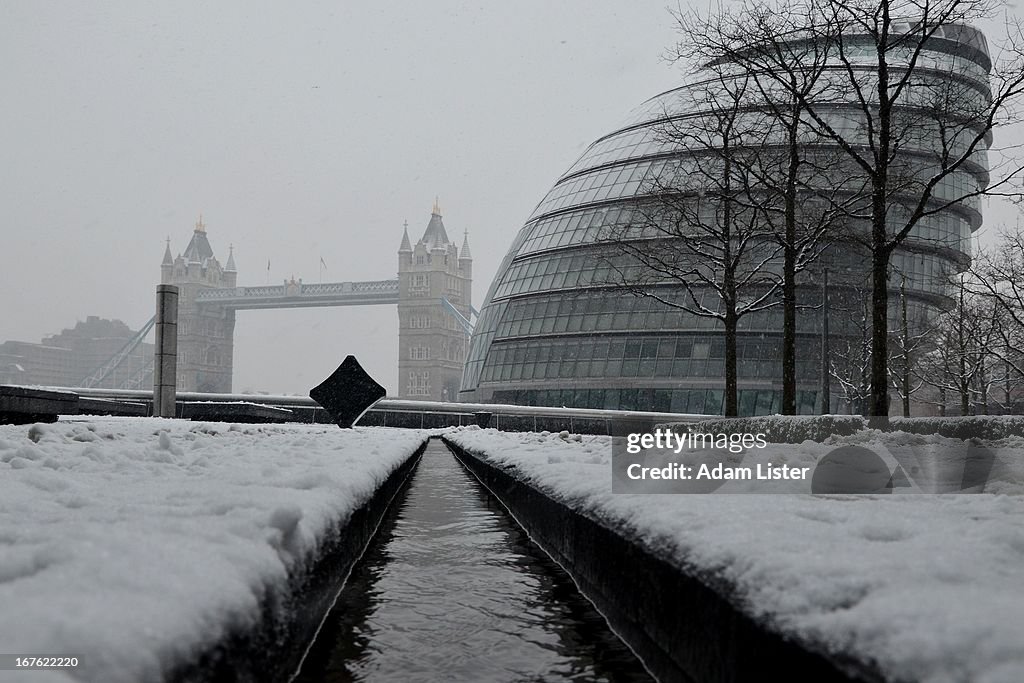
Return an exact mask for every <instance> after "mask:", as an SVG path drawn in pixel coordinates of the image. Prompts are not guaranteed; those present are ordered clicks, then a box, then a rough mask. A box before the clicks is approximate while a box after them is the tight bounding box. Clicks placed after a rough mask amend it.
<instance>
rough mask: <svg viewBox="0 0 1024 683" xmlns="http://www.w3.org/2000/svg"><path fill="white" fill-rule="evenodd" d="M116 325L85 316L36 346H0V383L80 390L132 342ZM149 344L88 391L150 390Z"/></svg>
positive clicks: (116, 322)
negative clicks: (84, 318)
mask: <svg viewBox="0 0 1024 683" xmlns="http://www.w3.org/2000/svg"><path fill="white" fill-rule="evenodd" d="M135 335H136V330H133V329H131V328H130V327H128V326H127V325H125V324H124V323H123V322H121V321H120V320H107V319H104V318H99V317H97V316H94V315H91V316H89V317H88V318H86V320H85V322H79V323H77V324H76V325H75V326H74V327H73V328H70V329H65V330H63V331H62V332H61V333H60V334H55V335H51V336H49V337H46V338H44V339H43V340H42V341H41V342H40V343H33V342H24V341H6V342H3V343H2V344H0V383H2V384H33V385H43V386H58V387H80V386H83V384H84V383H85V382H86V380H87V379H88V378H89V377H90V376H92V375H93V374H94V373H96V372H97V370H99V369H100V368H101V367H103V365H104V364H105V363H106V362H107V361H109V360H110V359H111V358H113V357H114V356H115V355H117V354H118V352H119V351H121V350H122V349H123V348H125V346H126V345H127V344H128V343H129V342H130V341H131V340H132V339H133V338H134V337H135ZM152 365H153V345H152V344H146V343H142V344H139V345H138V346H136V347H135V349H134V350H133V351H132V352H131V353H130V354H129V355H128V357H127V358H126V359H125V360H124V362H122V363H121V364H120V365H119V366H118V367H117V368H116V369H115V370H113V371H112V372H111V373H110V374H108V375H107V376H106V377H105V378H104V379H103V380H102V381H99V382H96V383H94V386H97V387H102V388H105V389H124V388H129V389H138V388H143V389H145V388H149V387H151V386H152V385H153V368H152Z"/></svg>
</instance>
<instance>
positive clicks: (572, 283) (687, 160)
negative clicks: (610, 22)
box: [460, 23, 991, 415]
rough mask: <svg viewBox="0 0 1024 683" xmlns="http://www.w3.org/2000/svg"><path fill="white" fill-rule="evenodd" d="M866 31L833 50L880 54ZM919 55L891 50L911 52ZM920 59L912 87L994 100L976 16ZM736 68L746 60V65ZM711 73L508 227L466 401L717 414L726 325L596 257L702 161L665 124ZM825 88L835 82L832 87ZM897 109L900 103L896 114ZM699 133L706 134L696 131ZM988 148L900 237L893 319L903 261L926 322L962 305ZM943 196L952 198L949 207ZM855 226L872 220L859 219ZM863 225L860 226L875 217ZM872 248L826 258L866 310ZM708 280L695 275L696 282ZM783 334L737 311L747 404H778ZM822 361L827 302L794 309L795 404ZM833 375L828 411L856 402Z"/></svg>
mask: <svg viewBox="0 0 1024 683" xmlns="http://www.w3.org/2000/svg"><path fill="white" fill-rule="evenodd" d="M904 26H905V27H906V28H905V29H903V30H910V27H911V25H910V24H907V23H902V24H894V27H893V29H892V30H893V32H894V35H895V34H897V33H898V32H899V31H900V30H901V27H904ZM869 44H870V41H869V40H866V39H865V40H863V41H859V40H858V39H857V38H856V37H852V38H851V41H850V45H853V46H855V47H854V48H851V49H850V51H849V53H848V54H845V55H844V56H843V60H844V61H842V62H840V61H839V59H838V57H835V56H833V57H832V58H834V59H835V60H836V66H835V67H834V68H835V69H836V70H837V72H841V71H842V69H844V68H855V69H860V68H861V67H860V66H859V65H858V66H854V67H850V66H849V64H850V63H851V62H852V63H855V64H856V63H858V62H866V63H868V64H870V60H871V59H873V58H874V57H873V54H874V53H873V52H872V50H870V49H867V48H866V47H865V46H866V45H869ZM911 53H913V51H912V50H910V51H903V52H900V51H898V50H897V51H894V52H893V54H899V55H901V56H900V57H899V59H904V60H905V59H907V58H908V57H907V55H910V54H911ZM893 59H894V60H896V59H897V58H896V57H893ZM915 59H916V54H915ZM846 60H850V61H846ZM843 64H845V65H846V66H845V67H843V66H842V65H843ZM891 64H892V68H894V69H900V68H905V66H904V65H900V64H899V63H898V62H897V61H893V62H892V63H891ZM916 68H917V69H919V70H920V72H921V74H922V76H921V79H922V80H921V82H922V83H926V84H928V85H927V86H921V85H915V86H914V88H913V91H914V92H915V93H918V92H920V93H923V95H916V96H924V97H930V96H931V95H930V93H932V92H946V91H947V89H949V88H951V87H952V84H957V85H956V88H957V89H958V90H957V92H959V91H961V90H962V91H964V93H965V94H964V99H965V104H967V105H969V106H970V108H971V110H972V111H973V110H974V108H975V107H977V108H978V110H979V111H984V107H985V106H986V105H985V98H986V97H988V96H989V95H988V93H989V84H988V75H989V70H990V68H991V60H990V57H989V54H988V48H987V44H986V40H985V37H984V35H983V34H982V33H981V32H980V31H978V30H977V29H974V28H971V27H969V26H961V25H949V26H946V27H944V30H943V31H942V32H939V33H936V37H935V38H934V40H930V41H929V42H928V43H927V45H926V46H925V47H924V49H923V50H922V53H921V55H920V59H918V60H917V67H916ZM742 73H744V72H743V71H742V70H736V75H737V76H739V75H741V74H742ZM865 73H866V74H868V75H870V74H871V73H872V71H871V70H870V68H868V69H867V70H866V71H865ZM926 77H927V78H930V79H932V80H925V79H926ZM868 80H870V78H868ZM715 82H716V79H715V78H714V77H711V76H708V75H707V74H703V75H695V76H694V77H693V78H692V79H691V81H689V82H687V83H686V84H684V85H682V86H681V87H679V88H676V89H673V90H670V91H667V92H665V93H662V94H661V95H658V96H656V97H654V98H651V99H650V100H648V101H647V102H645V103H644V104H643V105H641V107H640V108H639V109H638V110H636V111H634V113H633V114H632V115H631V116H630V118H629V120H628V121H627V122H626V123H625V124H624V125H622V126H620V127H618V128H617V129H616V130H614V131H612V132H610V133H608V134H607V135H604V136H602V137H600V138H599V139H598V140H597V141H596V142H594V143H593V144H592V145H590V147H589V148H587V150H586V151H585V152H584V153H583V155H582V156H581V157H580V158H579V159H578V160H577V161H576V162H575V163H574V164H573V165H572V166H571V167H570V168H569V169H568V171H566V172H565V174H563V175H562V176H561V178H559V179H558V180H557V181H556V182H555V184H554V186H553V187H552V188H551V190H550V191H549V192H548V193H547V195H546V196H545V197H544V198H543V199H542V200H541V201H540V203H539V204H538V205H537V207H536V209H535V210H534V212H533V214H532V215H531V216H530V217H529V219H528V220H527V221H526V224H525V225H524V226H523V227H522V228H521V229H520V230H519V232H518V234H517V235H516V237H515V238H514V239H513V240H512V244H511V246H510V248H509V250H508V253H507V254H506V256H505V259H504V261H503V262H502V264H501V266H500V268H499V271H498V273H497V275H496V276H495V278H494V281H493V283H492V284H491V286H490V289H489V291H488V293H487V296H486V297H485V300H484V303H483V306H482V308H481V309H480V317H479V319H478V321H477V324H476V327H475V329H474V332H473V338H472V343H471V345H470V349H469V355H468V357H467V360H466V370H465V374H464V376H463V380H462V386H461V394H460V396H461V398H462V399H463V400H469V401H481V402H496V403H518V404H523V405H548V406H562V405H564V406H573V407H580V408H609V409H624V410H637V409H639V410H659V411H673V412H689V413H707V414H718V413H720V412H721V410H722V404H723V377H724V374H725V335H724V332H723V330H722V328H721V326H720V325H718V324H717V323H716V322H715V321H713V320H712V319H710V318H708V317H703V316H697V315H693V314H691V313H688V312H686V311H684V310H682V309H681V308H680V307H678V306H671V305H669V304H667V303H665V302H671V301H672V300H674V299H679V300H684V301H690V299H689V298H688V297H689V296H690V294H689V291H687V290H684V289H683V287H682V286H680V285H679V284H678V282H677V281H673V279H672V278H671V277H664V278H662V279H661V281H658V280H657V276H655V275H652V276H651V277H650V281H651V282H653V283H654V284H652V285H650V287H651V289H652V290H656V292H657V294H658V298H657V299H655V298H649V297H645V298H638V297H636V296H634V295H633V294H632V293H631V292H629V291H625V290H624V289H622V288H616V287H609V286H608V283H609V281H610V280H613V279H614V278H613V274H612V272H611V270H610V267H609V265H608V262H607V260H606V259H604V258H603V257H602V253H603V252H604V251H605V250H606V249H607V247H606V246H605V245H602V244H601V241H602V239H603V238H605V237H606V236H607V235H609V234H616V235H619V236H623V235H627V236H629V237H628V239H629V240H632V241H641V240H648V239H649V236H648V235H646V234H645V233H643V232H642V231H639V230H637V229H636V227H637V226H638V225H639V226H642V225H643V222H644V220H645V219H644V213H643V211H642V210H641V211H639V214H638V207H640V208H641V209H642V207H644V206H645V202H649V201H650V198H651V196H652V190H651V185H650V182H649V181H650V179H652V178H659V177H667V178H669V179H671V176H672V172H673V171H674V170H675V169H686V168H696V167H697V166H698V165H699V164H700V163H701V157H700V156H699V155H700V154H701V153H702V152H701V149H700V146H699V145H693V144H689V143H688V142H686V140H687V139H686V138H685V137H681V136H679V135H676V136H673V135H665V134H664V127H665V122H666V121H667V120H671V121H673V122H674V123H673V125H674V126H678V127H679V129H680V130H685V129H686V127H687V126H688V125H690V124H689V122H693V121H697V122H699V121H700V120H701V119H700V116H701V115H703V113H704V112H706V111H708V107H709V103H710V102H713V98H710V97H709V96H708V88H709V86H708V84H709V83H715ZM824 92H826V93H829V94H831V93H832V92H833V90H824ZM908 92H909V90H908ZM847 94H848V95H849V96H850V99H849V100H848V101H836V102H834V103H832V104H831V106H832V107H834V113H833V114H830V116H832V117H834V118H832V119H831V125H833V126H834V127H835V128H836V129H839V130H845V129H847V128H850V129H851V130H857V129H856V128H851V127H853V126H856V125H857V124H856V122H858V121H860V120H861V115H860V114H859V113H858V112H859V110H858V107H859V106H860V104H859V102H858V101H857V99H856V98H855V97H854V95H853V93H847ZM968 94H970V97H968ZM907 97H909V95H908V96H907ZM784 106H788V105H784ZM929 106H930V105H929ZM898 115H900V112H897V114H894V116H898ZM949 116H950V118H951V119H952V118H955V117H956V116H957V113H956V112H950V113H949ZM863 134H864V135H865V136H866V135H867V133H866V132H864V133H863ZM700 137H701V133H699V132H698V133H695V134H694V136H693V139H699V138H700ZM908 139H909V138H908ZM945 144H949V143H948V140H947V141H946V143H945ZM957 144H961V143H960V142H959V141H958V142H957ZM986 148H987V144H986V145H983V146H981V148H980V149H979V150H978V153H977V155H976V157H974V159H973V160H972V162H971V163H969V164H964V165H963V167H962V168H960V169H958V170H956V171H955V172H953V173H952V174H950V175H948V176H947V177H946V178H945V179H944V180H943V181H942V182H941V183H939V184H938V185H937V186H936V187H935V188H934V191H933V195H932V197H933V201H932V204H931V205H930V208H933V209H934V211H933V212H932V213H930V214H929V215H927V216H926V217H924V218H922V219H921V220H920V221H919V222H918V223H917V225H915V226H914V229H913V230H912V231H911V232H910V234H909V235H908V236H907V239H906V240H905V241H904V242H903V244H901V245H900V247H899V248H897V249H895V250H894V251H893V253H892V256H891V267H892V272H893V274H894V277H892V278H891V283H892V284H891V289H890V292H889V300H890V302H892V304H893V305H892V308H891V309H890V316H891V320H892V322H890V329H892V330H895V329H897V328H896V327H895V320H896V319H897V318H896V314H897V311H896V304H897V303H898V302H899V301H900V297H901V296H902V294H901V291H900V288H901V279H900V277H899V276H895V275H896V274H900V275H901V276H902V277H903V278H905V279H904V280H903V282H904V283H905V289H906V297H907V302H908V303H907V308H908V316H909V317H910V319H911V320H912V321H918V320H929V319H931V318H932V317H934V316H935V315H936V314H937V313H938V312H939V311H940V310H942V309H943V308H945V307H948V306H950V305H951V304H952V300H951V299H950V298H949V296H948V278H949V276H951V275H953V274H955V273H958V272H960V271H962V270H963V269H964V268H965V267H966V265H967V264H968V263H969V261H970V256H969V252H970V242H971V235H972V234H973V232H974V231H976V230H977V229H978V227H979V226H980V225H981V222H982V214H981V208H982V205H981V201H980V199H979V198H978V197H975V196H972V195H971V193H972V192H975V191H977V190H980V189H983V188H984V187H985V185H986V184H987V182H988V168H987V160H986ZM948 153H949V151H948V150H947V149H945V148H944V147H943V142H942V138H941V137H940V136H939V135H937V134H929V135H921V136H920V137H919V138H913V144H910V143H907V144H905V145H901V148H900V149H899V150H898V154H899V157H898V158H900V159H907V158H912V159H919V160H920V159H924V160H929V159H936V158H941V157H942V156H943V155H945V154H948ZM893 154H896V148H895V147H894V148H893ZM954 158H955V154H954ZM928 163H931V162H928ZM919 164H920V167H921V169H922V170H928V168H929V166H928V165H927V163H926V162H924V161H921V162H919ZM923 177H925V178H927V174H924V176H923ZM918 186H919V185H914V186H913V187H918ZM826 194H827V193H826ZM960 198H962V200H961V199H960ZM897 200H900V202H902V204H901V206H904V207H905V206H911V207H912V206H913V205H914V203H915V202H916V201H917V197H916V196H914V195H913V194H911V195H910V196H906V195H893V196H892V197H888V198H887V201H889V202H891V203H893V204H896V203H897ZM943 202H949V203H950V204H946V205H945V206H943V204H942V203H943ZM890 216H892V217H893V218H892V220H893V229H894V230H895V229H898V228H899V227H900V226H901V225H902V224H900V223H897V219H899V220H902V218H901V216H902V214H900V213H899V212H898V211H897V210H891V211H890ZM712 220H714V217H712ZM851 225H854V226H856V225H863V224H858V223H854V222H852V221H851ZM863 230H864V231H865V232H864V233H863V234H865V235H866V234H867V232H866V230H867V228H866V227H864V228H863ZM695 234H696V232H695ZM623 239H627V238H625V237H624V238H623ZM866 258H867V256H866V254H865V252H864V250H863V249H860V248H859V247H858V246H857V241H856V240H855V239H850V240H848V241H845V242H840V243H838V244H837V245H835V246H834V247H833V248H832V249H830V250H829V252H828V253H827V255H826V258H824V259H823V261H822V262H823V263H828V264H829V268H830V271H831V273H832V281H831V284H830V296H831V297H832V299H831V300H832V302H833V303H835V302H836V301H837V300H840V299H841V300H843V301H844V302H852V303H851V305H850V308H849V310H854V311H856V310H857V309H855V308H852V305H853V304H856V303H858V302H861V301H863V299H864V292H863V283H864V281H865V276H866V268H865V265H864V264H865V263H866ZM697 282H698V283H699V281H697ZM801 287H802V289H800V290H799V291H800V292H801V294H800V296H801V297H802V300H803V301H810V302H814V301H815V300H816V297H819V295H818V294H817V292H818V289H817V287H818V285H816V284H814V283H813V282H811V281H810V278H808V281H807V282H806V283H801ZM698 288H699V284H698V285H697V286H695V287H694V288H693V289H694V290H697V289H698ZM858 288H861V289H858ZM698 296H699V297H700V298H699V301H701V302H702V303H703V305H705V306H707V307H709V308H710V309H715V308H716V307H717V306H718V299H717V295H716V294H715V293H714V292H712V291H711V289H710V288H705V290H704V291H702V292H699V294H698ZM817 300H820V297H819V298H818V299H817ZM849 316H850V317H851V318H853V320H852V322H848V323H845V324H846V325H847V328H848V329H849V330H850V331H849V332H848V333H847V334H849V335H850V337H851V338H856V337H855V335H856V334H857V330H856V325H857V320H856V315H855V314H849ZM837 317H838V316H837ZM839 323H840V321H838V320H835V319H833V322H832V327H831V335H832V337H833V338H834V339H835V338H838V337H841V336H843V334H844V330H843V329H842V328H840V325H839ZM781 339H782V313H781V309H780V308H775V309H771V310H762V311H759V312H757V313H753V314H751V315H747V316H745V317H744V318H743V319H742V320H741V322H740V324H739V330H738V352H737V353H738V356H739V359H738V363H737V365H738V368H737V369H738V374H739V411H740V414H741V415H754V414H758V415H760V414H769V413H773V412H776V411H778V410H779V407H780V399H781V393H782V392H781V381H780V380H781V377H782V371H781V360H780V358H781V350H780V348H781ZM835 360H836V359H835V358H833V361H835ZM820 367H821V361H820V315H819V314H817V313H814V312H813V311H810V310H805V311H802V312H801V313H800V314H799V315H798V320H797V365H796V376H797V382H798V392H797V399H798V409H799V412H803V413H811V412H813V411H814V410H815V406H816V403H817V401H818V393H819V391H818V390H819V387H820V386H821V382H822V378H821V376H820ZM833 384H835V383H834V382H833ZM837 389H838V388H835V389H833V391H832V392H831V399H832V405H831V409H832V410H838V409H849V407H850V406H849V402H846V405H842V406H841V405H839V404H840V400H839V391H838V390H837Z"/></svg>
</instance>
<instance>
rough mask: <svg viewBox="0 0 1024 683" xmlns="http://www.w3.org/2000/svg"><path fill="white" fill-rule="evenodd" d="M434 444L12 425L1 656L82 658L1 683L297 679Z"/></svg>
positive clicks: (0, 472) (129, 426) (237, 431)
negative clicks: (68, 666)
mask: <svg viewBox="0 0 1024 683" xmlns="http://www.w3.org/2000/svg"><path fill="white" fill-rule="evenodd" d="M73 419H75V418H73ZM426 438H427V435H426V433H424V432H417V431H411V430H410V431H406V430H383V429H355V430H340V429H338V428H337V427H334V426H333V425H331V426H323V425H319V426H317V425H287V426H284V425H227V424H216V425H206V424H197V423H195V422H187V421H182V420H159V419H151V418H141V419H140V418H95V419H88V420H86V419H84V418H83V419H81V420H78V419H75V421H69V422H64V421H61V422H58V423H55V424H45V425H44V424H39V425H22V426H6V425H5V426H0V605H2V606H3V608H2V609H0V651H2V652H4V653H9V654H12V653H24V654H34V655H40V654H49V655H74V656H77V657H78V658H79V662H80V664H79V667H78V668H77V669H76V670H75V671H74V672H72V671H70V670H69V671H66V672H60V671H53V672H49V673H48V674H47V673H40V672H33V673H32V674H27V673H26V672H11V671H0V681H6V680H24V676H26V675H29V676H32V677H33V678H32V680H36V678H38V679H39V680H41V681H42V680H50V681H53V680H56V681H61V680H67V681H71V680H97V681H98V680H103V681H110V682H112V683H118V682H120V681H124V682H129V681H131V682H139V681H141V682H145V681H162V680H168V679H173V678H177V677H179V676H181V675H183V674H185V675H188V676H194V677H198V678H199V679H203V678H207V679H212V678H215V677H216V676H217V671H218V670H220V671H222V672H223V671H225V670H228V669H230V670H231V671H232V672H233V673H234V674H238V675H240V676H241V677H242V678H245V674H246V672H245V671H244V668H245V667H252V668H254V669H255V671H256V674H257V678H258V679H262V680H275V679H280V678H281V676H280V671H276V670H275V668H274V667H282V668H283V669H284V670H285V674H284V675H285V678H286V677H287V673H288V671H287V667H288V666H291V663H290V662H291V661H294V660H296V659H297V657H298V656H301V651H300V652H298V653H296V652H295V646H296V643H303V642H304V640H305V639H306V637H307V633H306V632H309V631H310V630H311V629H315V628H316V625H317V624H318V623H319V618H320V616H322V611H326V609H327V607H328V606H329V605H327V604H324V602H325V600H326V601H328V602H329V599H330V597H333V596H332V594H331V591H332V590H333V589H334V588H336V586H333V585H331V582H332V581H333V582H335V583H336V582H337V581H338V580H339V578H343V577H344V575H345V574H346V573H347V569H348V566H347V565H350V564H351V563H352V562H353V561H354V560H355V558H356V557H357V556H358V553H359V552H361V551H362V548H363V546H364V545H365V543H366V541H367V540H368V539H369V535H371V534H372V532H373V530H374V528H375V527H376V522H377V519H379V516H380V515H381V514H383V511H384V509H385V508H386V507H387V503H388V502H389V501H390V496H393V495H394V493H395V491H397V488H398V487H399V486H400V484H401V480H402V479H404V475H405V474H406V473H407V472H408V471H409V469H410V468H411V467H412V465H413V464H414V457H413V456H414V455H415V454H416V453H418V452H420V449H421V447H422V446H423V445H424V443H425V440H426ZM325 596H326V597H325ZM318 611H319V612H320V613H319V614H318V613H317V612H318ZM310 635H311V634H310ZM19 676H21V677H22V678H19Z"/></svg>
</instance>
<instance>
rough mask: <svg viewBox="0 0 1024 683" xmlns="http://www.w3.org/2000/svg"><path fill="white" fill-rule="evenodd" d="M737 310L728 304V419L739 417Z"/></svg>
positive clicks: (726, 378)
mask: <svg viewBox="0 0 1024 683" xmlns="http://www.w3.org/2000/svg"><path fill="white" fill-rule="evenodd" d="M737 320H738V318H737V316H736V309H735V306H734V305H733V304H727V308H726V311H725V411H724V415H725V416H726V417H736V416H737V415H739V392H738V391H737V382H736V357H737V353H736V321H737Z"/></svg>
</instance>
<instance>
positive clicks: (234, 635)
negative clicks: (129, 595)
mask: <svg viewBox="0 0 1024 683" xmlns="http://www.w3.org/2000/svg"><path fill="white" fill-rule="evenodd" d="M426 447H427V440H424V442H423V443H422V444H421V445H420V446H419V448H417V449H416V451H415V452H414V453H412V455H410V456H409V458H408V459H407V460H406V461H405V462H404V463H402V465H401V466H399V467H398V468H397V469H396V470H395V471H394V472H392V473H391V475H390V476H389V477H388V478H387V480H385V481H384V483H383V484H381V486H380V487H379V488H378V489H377V491H376V492H375V493H374V494H373V496H372V497H371V498H370V500H368V501H367V502H366V503H365V504H364V505H363V506H361V507H360V508H358V509H356V510H355V511H353V513H352V515H351V516H350V517H349V519H348V521H347V522H346V523H345V525H344V526H343V527H341V528H339V529H337V530H336V533H335V534H334V535H333V536H332V538H330V539H329V540H328V541H327V543H326V545H325V547H324V548H322V549H321V551H320V552H319V553H318V556H317V557H316V558H312V559H311V562H310V563H309V565H308V566H309V567H310V569H309V570H308V571H304V572H302V573H300V574H296V575H293V576H292V577H291V578H290V579H289V582H288V586H287V587H286V588H285V589H284V590H282V591H276V592H271V593H269V594H268V595H266V596H264V598H263V603H262V606H261V616H260V619H259V620H257V621H256V622H255V623H254V624H253V625H251V626H250V627H245V626H236V627H234V628H232V629H231V630H230V631H229V632H228V634H227V635H226V636H225V638H224V639H223V640H221V641H220V642H218V643H215V644H213V645H212V646H211V647H209V648H208V649H207V650H206V651H204V652H203V653H202V654H200V655H199V656H198V657H196V659H195V660H193V661H192V662H191V663H189V664H187V665H185V666H180V667H178V668H176V669H174V670H172V671H168V672H166V675H165V676H164V680H166V681H189V682H193V681H196V682H199V681H203V682H205V681H217V682H218V683H220V682H233V681H237V682H241V681H246V682H254V683H263V682H266V683H279V682H281V681H287V680H289V677H290V676H291V675H292V674H293V673H295V671H296V669H297V668H298V666H299V664H300V663H301V661H302V659H303V657H304V656H305V654H306V650H307V648H308V647H309V645H310V644H311V643H312V642H313V639H314V637H315V636H316V633H317V631H318V630H319V628H320V624H321V623H322V622H323V619H324V617H325V616H326V615H327V613H328V611H329V610H330V608H331V606H332V605H333V604H334V601H335V599H336V597H337V595H338V592H339V591H340V590H341V588H342V587H343V586H344V584H345V581H347V580H348V576H349V573H350V572H351V571H352V567H353V566H355V564H356V562H358V561H359V558H360V557H362V555H363V552H364V551H365V550H366V547H367V546H368V545H369V543H370V541H371V540H372V539H373V536H374V534H376V532H377V528H378V526H379V525H380V522H381V520H382V519H383V518H384V516H385V514H386V513H387V511H388V508H389V507H390V506H391V503H392V502H393V501H394V500H395V498H396V497H397V496H398V494H399V493H400V492H401V490H402V489H403V487H404V486H405V484H406V482H407V481H408V480H409V476H410V475H411V474H412V472H413V470H414V469H415V468H416V465H418V464H419V460H420V456H422V455H423V451H424V450H425V449H426Z"/></svg>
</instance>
